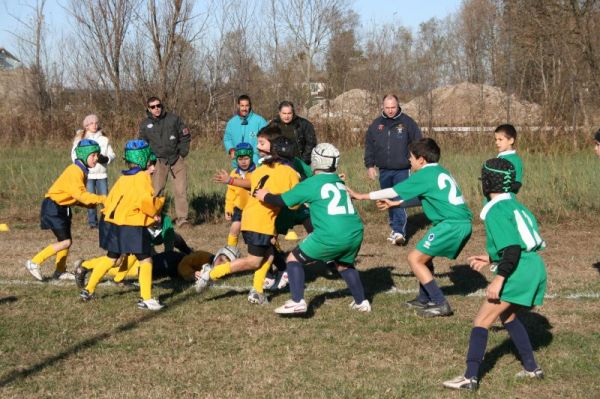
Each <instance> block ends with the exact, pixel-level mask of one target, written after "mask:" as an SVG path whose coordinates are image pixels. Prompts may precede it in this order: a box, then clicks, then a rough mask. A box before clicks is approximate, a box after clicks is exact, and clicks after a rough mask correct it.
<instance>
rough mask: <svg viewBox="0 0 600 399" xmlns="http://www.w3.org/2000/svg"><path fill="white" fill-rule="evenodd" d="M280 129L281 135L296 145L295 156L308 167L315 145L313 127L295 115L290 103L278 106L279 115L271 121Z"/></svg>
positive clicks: (282, 103) (285, 102)
mask: <svg viewBox="0 0 600 399" xmlns="http://www.w3.org/2000/svg"><path fill="white" fill-rule="evenodd" d="M271 122H273V123H276V124H277V125H278V126H279V127H280V128H281V133H282V134H283V135H284V136H285V137H287V138H289V139H291V140H294V141H295V143H296V156H297V157H298V158H300V159H302V160H303V161H304V162H306V164H308V165H310V153H311V151H312V149H313V148H314V147H315V146H316V145H317V136H316V134H315V127H314V126H313V124H312V123H310V122H309V121H308V120H306V119H304V118H302V117H300V116H298V115H296V112H295V110H294V104H293V103H292V102H291V101H282V102H281V103H280V104H279V114H278V115H277V116H276V117H275V118H273V120H272V121H271Z"/></svg>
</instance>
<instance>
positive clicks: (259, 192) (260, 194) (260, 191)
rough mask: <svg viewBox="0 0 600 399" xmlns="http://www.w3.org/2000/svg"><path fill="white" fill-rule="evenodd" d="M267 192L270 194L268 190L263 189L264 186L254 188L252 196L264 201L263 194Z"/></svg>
mask: <svg viewBox="0 0 600 399" xmlns="http://www.w3.org/2000/svg"><path fill="white" fill-rule="evenodd" d="M267 194H270V192H269V190H267V189H265V188H259V189H257V190H254V197H255V198H256V199H258V200H259V201H264V200H265V196H266V195H267Z"/></svg>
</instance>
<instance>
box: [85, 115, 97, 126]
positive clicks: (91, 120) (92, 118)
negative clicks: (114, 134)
mask: <svg viewBox="0 0 600 399" xmlns="http://www.w3.org/2000/svg"><path fill="white" fill-rule="evenodd" d="M94 122H96V123H98V122H100V120H99V119H98V117H97V116H96V115H94V114H90V115H88V116H86V117H85V118H83V128H84V129H85V128H86V127H88V126H89V125H90V123H94Z"/></svg>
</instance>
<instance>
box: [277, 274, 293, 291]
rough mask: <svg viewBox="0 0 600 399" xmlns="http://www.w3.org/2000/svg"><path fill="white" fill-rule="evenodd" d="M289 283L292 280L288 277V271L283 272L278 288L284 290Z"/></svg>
mask: <svg viewBox="0 0 600 399" xmlns="http://www.w3.org/2000/svg"><path fill="white" fill-rule="evenodd" d="M289 283H290V280H289V278H288V274H287V272H283V273H282V274H281V278H280V279H279V282H278V283H277V289H278V290H282V289H284V288H285V287H287V286H288V284H289Z"/></svg>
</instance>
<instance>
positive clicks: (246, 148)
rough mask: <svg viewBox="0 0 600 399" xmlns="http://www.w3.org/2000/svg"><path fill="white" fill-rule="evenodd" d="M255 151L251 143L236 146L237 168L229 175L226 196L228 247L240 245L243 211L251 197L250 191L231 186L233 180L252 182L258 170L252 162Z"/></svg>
mask: <svg viewBox="0 0 600 399" xmlns="http://www.w3.org/2000/svg"><path fill="white" fill-rule="evenodd" d="M253 155H254V150H253V149H252V145H251V144H249V143H239V144H238V145H236V146H235V159H236V161H237V168H235V169H233V170H232V171H231V173H230V174H229V180H228V185H227V193H226V194H225V220H227V221H231V227H230V228H229V235H228V236H227V245H229V246H233V247H236V246H237V244H238V236H239V234H240V227H241V224H242V211H243V210H244V207H245V206H246V204H247V203H248V198H249V197H250V192H249V191H248V190H249V189H247V188H244V187H238V186H234V185H231V184H229V182H230V181H231V182H233V179H245V180H248V181H249V180H250V175H251V174H252V172H253V171H254V169H256V165H255V164H254V162H252V157H253Z"/></svg>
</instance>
